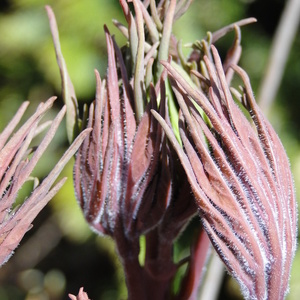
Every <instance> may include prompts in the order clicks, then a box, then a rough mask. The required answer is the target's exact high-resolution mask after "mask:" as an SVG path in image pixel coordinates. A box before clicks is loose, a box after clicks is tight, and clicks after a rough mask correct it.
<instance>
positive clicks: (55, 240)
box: [0, 0, 300, 300]
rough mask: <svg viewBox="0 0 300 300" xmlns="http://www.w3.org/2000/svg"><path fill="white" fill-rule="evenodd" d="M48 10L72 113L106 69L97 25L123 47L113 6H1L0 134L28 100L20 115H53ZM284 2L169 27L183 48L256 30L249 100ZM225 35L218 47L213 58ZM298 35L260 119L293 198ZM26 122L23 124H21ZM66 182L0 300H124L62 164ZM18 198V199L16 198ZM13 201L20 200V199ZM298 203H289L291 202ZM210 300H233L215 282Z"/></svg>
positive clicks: (28, 0)
mask: <svg viewBox="0 0 300 300" xmlns="http://www.w3.org/2000/svg"><path fill="white" fill-rule="evenodd" d="M46 4H49V5H51V6H52V8H53V10H54V12H55V15H56V18H57V23H58V27H59V31H60V40H61V45H62V51H63V54H64V57H65V60H66V63H67V66H68V70H69V73H70V76H71V78H72V81H73V84H74V86H75V90H76V94H77V97H78V100H79V102H80V104H83V103H90V102H91V101H92V100H93V98H94V91H95V79H94V69H95V68H97V69H98V70H99V71H100V73H101V74H102V76H104V74H105V70H106V46H105V40H104V33H103V24H107V25H108V27H109V29H110V31H111V32H113V33H115V35H116V40H117V41H118V42H119V43H120V44H122V43H123V42H124V38H123V37H122V36H121V35H120V34H119V33H118V30H117V29H116V28H114V26H113V24H112V22H111V20H112V19H117V20H119V21H123V20H124V18H123V15H122V11H121V9H120V7H119V3H118V1H117V0H86V1H72V0H57V1H54V0H48V1H44V0H1V2H0V128H1V129H2V128H3V127H4V126H5V125H6V124H7V123H8V121H9V120H10V118H11V117H12V116H13V114H14V113H15V112H16V110H17V108H18V107H19V106H20V104H21V103H22V101H24V100H30V102H31V105H30V107H29V109H28V112H27V114H26V115H27V116H28V115H30V113H32V111H33V110H34V109H35V108H36V106H37V105H38V103H39V102H40V101H45V100H46V99H47V98H49V97H50V96H53V95H57V96H58V97H59V98H58V100H57V101H56V104H55V107H54V109H53V110H52V116H54V115H55V113H56V112H57V111H58V110H59V109H60V108H61V107H62V105H63V103H62V100H61V97H60V94H61V87H60V76H59V70H58V67H57V64H56V59H55V53H54V49H53V45H52V39H51V34H50V30H49V25H48V19H47V15H46V12H45V10H44V5H46ZM284 4H285V1H279V0H277V1H276V0H275V1H271V0H266V1H258V0H256V1H253V0H252V1H251V0H210V1H206V0H194V3H193V4H192V6H191V8H190V10H189V11H188V13H186V15H184V16H183V17H182V18H181V19H180V20H179V21H178V22H177V23H176V24H175V27H174V31H175V33H176V35H177V37H178V38H180V39H182V40H183V43H187V42H192V41H194V40H196V39H201V38H203V37H205V34H206V32H207V31H215V30H217V29H219V28H221V27H223V26H225V25H227V24H229V23H232V22H234V21H237V20H239V19H241V18H245V17H256V18H257V19H258V23H256V24H252V25H249V26H246V27H243V28H242V36H243V37H242V45H243V54H242V58H241V62H240V65H241V66H242V67H243V68H244V69H245V70H246V71H247V72H248V73H249V76H250V78H251V81H252V85H253V90H254V92H255V94H257V91H258V89H259V85H260V83H261V81H262V76H263V75H264V71H265V69H266V64H267V60H268V57H269V53H270V52H269V51H270V46H271V42H272V39H273V36H274V32H275V29H276V27H277V25H278V21H279V18H280V15H281V13H282V10H283V7H284ZM232 38H233V35H229V37H228V38H224V39H222V40H221V41H220V42H218V44H217V46H218V47H219V49H220V51H221V53H222V51H223V52H224V53H225V51H226V49H228V47H229V46H230V43H231V41H232ZM299 48H300V31H299V30H298V32H297V36H296V39H295V41H294V43H293V47H292V49H291V52H290V54H289V57H288V61H287V65H286V69H285V73H284V77H283V80H282V82H281V86H280V90H279V92H278V93H277V96H276V99H275V101H274V103H273V106H272V107H271V111H270V113H269V117H270V120H271V122H272V124H273V125H274V127H275V129H276V131H277V132H278V134H279V136H280V137H281V139H282V142H283V144H284V146H285V148H286V151H287V153H288V156H289V158H290V161H291V166H292V171H293V174H294V179H295V185H296V189H297V190H300V189H299V188H298V187H300V145H299V142H300V130H299V129H300V118H299V112H300V101H299V95H300V56H299ZM25 118H26V116H25ZM66 140H67V139H66V133H65V128H64V126H61V127H60V130H59V132H58V134H57V136H56V137H55V139H54V141H53V142H52V143H51V146H50V147H49V149H48V151H47V153H46V154H45V155H44V157H43V159H42V160H41V161H40V163H39V164H38V168H37V169H36V170H35V173H34V175H36V176H38V177H39V178H43V177H44V176H46V175H47V172H49V170H50V169H51V167H53V166H54V164H55V162H57V161H58V159H59V157H60V155H61V154H62V153H63V152H64V150H65V149H66V147H67V142H66ZM63 175H64V176H68V177H69V179H68V181H67V183H66V184H65V186H64V187H63V189H62V190H61V191H60V192H59V194H58V195H57V196H56V197H55V199H53V200H52V201H51V202H50V204H49V205H48V206H47V207H46V208H45V209H44V210H43V211H42V213H41V214H40V215H39V216H38V218H37V219H36V220H35V222H34V227H33V229H32V230H30V231H29V232H28V233H27V234H26V236H25V238H24V239H23V241H22V243H21V245H20V247H19V248H18V249H17V250H16V253H15V255H14V256H13V257H12V259H11V260H10V261H9V262H8V263H7V264H6V265H5V266H4V267H3V268H2V269H0V300H6V299H27V300H28V299H30V300H33V299H41V300H42V299H45V300H46V299H51V300H52V299H53V300H55V299H57V300H58V299H67V294H68V293H69V292H71V293H77V291H78V289H79V287H81V286H84V287H85V290H86V291H88V293H89V296H90V298H91V299H94V300H97V299H104V300H108V299H126V288H125V285H124V275H123V273H122V270H121V268H120V263H119V262H118V259H117V256H116V253H115V249H114V244H113V243H112V241H111V240H110V239H109V238H101V237H97V236H95V234H93V233H92V232H91V231H90V229H89V228H88V226H87V225H86V224H85V222H84V220H83V218H82V215H81V212H80V209H79V207H78V206H77V203H76V200H75V197H74V192H73V188H72V162H70V163H69V164H68V166H67V167H66V168H65V170H64V172H63ZM24 193H25V192H24ZM22 195H23V194H22V193H21V195H20V197H22ZM298 198H299V197H298ZM299 283H300V252H299V251H298V252H297V255H296V258H295V261H294V265H293V270H292V276H291V292H290V295H289V296H288V299H290V300H292V299H298V295H300V284H299ZM219 299H241V298H240V296H239V293H238V291H237V290H236V289H235V288H233V285H232V280H230V279H229V278H228V277H224V284H223V285H222V290H221V291H220V296H219Z"/></svg>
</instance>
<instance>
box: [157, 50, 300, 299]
mask: <svg viewBox="0 0 300 300" xmlns="http://www.w3.org/2000/svg"><path fill="white" fill-rule="evenodd" d="M211 53H212V56H211V57H210V58H209V57H208V55H205V56H204V57H203V60H202V62H201V64H202V67H204V68H203V69H206V71H207V77H204V76H203V75H201V74H200V75H199V73H197V72H194V74H196V75H197V76H198V77H199V78H200V81H201V83H200V85H199V86H201V87H200V88H197V87H195V86H192V85H191V84H189V83H188V82H187V81H186V80H185V79H184V78H183V77H182V76H181V75H180V74H179V73H178V71H177V70H176V69H175V68H174V67H173V66H171V64H170V63H167V62H164V63H163V65H164V66H165V67H166V69H167V70H168V73H169V77H170V80H171V81H172V87H173V90H174V93H175V94H176V97H177V101H178V103H179V105H180V109H181V111H180V120H179V128H180V137H181V139H182V143H183V148H182V147H181V146H180V145H179V143H178V142H177V140H176V138H175V135H174V133H173V132H172V130H171V129H170V127H169V126H168V125H167V123H166V122H165V121H164V120H163V118H161V117H160V116H159V115H158V114H157V113H156V112H153V114H154V115H155V116H156V118H157V119H158V120H159V122H160V123H161V125H162V126H163V128H164V130H165V132H166V134H167V136H168V138H169V139H170V141H171V143H172V144H173V146H174V148H175V149H176V152H177V154H178V156H179V158H180V160H181V163H182V165H183V167H184V169H185V171H186V174H187V176H188V179H189V182H190V184H191V187H192V190H193V193H194V195H195V198H196V202H197V205H198V208H199V210H200V216H201V219H202V222H203V225H204V227H205V230H206V232H207V233H208V235H209V237H210V240H211V242H212V244H213V246H214V248H215V250H216V251H217V252H218V254H219V256H220V257H221V259H222V260H223V262H224V263H225V265H226V267H227V269H228V271H229V272H230V273H231V274H232V275H233V276H234V277H235V278H236V280H237V281H238V283H239V284H240V286H241V290H242V293H243V295H244V297H245V298H246V299H283V298H284V297H285V295H286V293H287V291H288V281H289V275H290V269H291V263H292V259H293V256H294V253H295V250H296V237H297V209H296V200H295V194H294V187H293V180H292V175H291V171H290V167H289V162H288V159H287V156H286V153H285V151H284V148H283V146H282V144H281V142H280V140H279V138H278V136H277V135H276V133H275V131H274V129H273V128H272V126H271V125H270V123H269V122H268V120H267V119H266V118H265V116H264V115H263V113H262V112H261V110H260V109H259V107H258V106H257V104H256V102H255V99H254V96H253V92H252V89H251V86H250V81H249V78H248V76H247V74H246V72H245V71H243V70H242V69H241V68H240V67H238V66H237V65H235V64H232V65H231V68H232V69H233V70H234V71H235V72H236V73H237V74H238V75H239V76H240V77H241V79H242V81H243V83H244V87H243V88H242V93H241V94H239V93H238V92H237V91H236V90H233V93H234V94H235V95H237V96H238V97H239V99H240V101H241V103H242V104H243V106H244V108H245V109H246V111H248V113H249V115H248V116H245V115H244V114H243V112H242V110H241V109H240V108H239V107H238V105H237V103H235V102H234V100H233V96H232V94H231V92H230V86H229V80H228V78H227V75H228V72H229V71H230V68H227V69H225V71H224V68H223V66H222V64H221V60H220V57H219V55H218V53H217V50H216V48H215V47H214V46H213V45H211ZM207 54H210V53H207ZM232 57H234V55H233V56H232ZM199 65H200V64H199ZM247 117H251V118H247ZM249 119H250V120H249ZM251 119H252V120H253V121H251Z"/></svg>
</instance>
